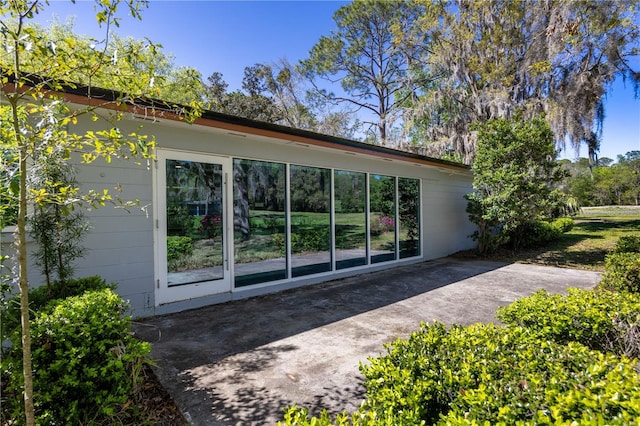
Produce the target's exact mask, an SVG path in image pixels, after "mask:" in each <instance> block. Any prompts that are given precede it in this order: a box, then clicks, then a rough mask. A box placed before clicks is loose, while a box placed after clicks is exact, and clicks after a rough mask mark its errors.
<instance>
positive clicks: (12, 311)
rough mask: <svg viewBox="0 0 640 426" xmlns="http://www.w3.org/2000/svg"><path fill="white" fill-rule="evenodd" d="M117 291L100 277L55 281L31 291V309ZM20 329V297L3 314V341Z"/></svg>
mask: <svg viewBox="0 0 640 426" xmlns="http://www.w3.org/2000/svg"><path fill="white" fill-rule="evenodd" d="M107 288H109V289H112V290H115V288H116V285H115V284H114V283H111V284H107V282H106V281H105V280H104V279H103V278H101V277H100V276H98V275H93V276H90V277H83V278H78V279H70V280H66V281H54V282H53V283H51V285H50V286H49V287H47V286H40V287H36V288H32V289H29V307H30V308H31V312H35V311H39V310H40V309H42V308H43V307H45V306H46V305H47V304H49V303H53V302H55V301H57V300H60V299H64V298H66V297H70V296H79V295H81V294H83V293H85V292H87V291H94V290H103V289H107ZM19 327H20V296H14V297H13V298H12V299H11V300H9V301H8V303H7V306H6V309H5V310H4V311H3V312H2V339H3V340H4V339H6V338H7V334H9V333H11V332H12V331H13V330H14V329H16V328H19Z"/></svg>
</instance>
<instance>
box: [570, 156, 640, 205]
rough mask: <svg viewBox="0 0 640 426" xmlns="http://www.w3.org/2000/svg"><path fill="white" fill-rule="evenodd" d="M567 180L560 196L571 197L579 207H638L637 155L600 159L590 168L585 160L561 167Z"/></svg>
mask: <svg viewBox="0 0 640 426" xmlns="http://www.w3.org/2000/svg"><path fill="white" fill-rule="evenodd" d="M564 167H565V169H566V170H567V171H568V174H569V176H568V178H567V179H566V184H565V185H564V188H563V190H564V192H566V193H567V194H570V195H571V196H573V197H575V198H576V199H577V200H578V202H579V204H580V205H581V206H585V207H588V206H606V205H631V204H633V205H640V151H629V152H627V153H626V154H625V155H618V161H617V162H616V163H613V160H612V159H610V158H600V159H598V162H597V163H596V165H595V166H594V167H591V164H590V161H589V159H587V158H580V159H579V160H577V161H576V162H573V163H572V162H568V163H565V164H564Z"/></svg>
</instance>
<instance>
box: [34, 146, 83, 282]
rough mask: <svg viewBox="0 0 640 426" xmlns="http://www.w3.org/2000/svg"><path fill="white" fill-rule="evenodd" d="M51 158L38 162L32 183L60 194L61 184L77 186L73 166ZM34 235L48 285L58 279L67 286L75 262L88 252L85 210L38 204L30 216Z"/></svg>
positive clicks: (38, 257) (38, 262)
mask: <svg viewBox="0 0 640 426" xmlns="http://www.w3.org/2000/svg"><path fill="white" fill-rule="evenodd" d="M60 160H61V159H60V158H56V157H49V156H46V158H43V159H41V160H40V161H37V160H36V161H34V162H33V164H36V165H38V166H39V171H38V173H35V174H32V176H31V177H32V179H34V181H33V182H31V185H32V186H34V187H35V186H38V187H42V188H46V190H47V192H48V193H50V194H57V192H58V187H63V188H64V187H69V186H72V187H76V186H77V185H78V184H77V181H76V179H75V176H74V170H73V168H72V167H71V165H69V164H67V163H65V162H64V161H60ZM29 225H30V234H31V236H32V237H33V238H34V239H35V241H36V244H37V246H36V249H35V250H34V252H33V255H34V257H35V259H36V265H38V266H40V270H41V272H42V275H43V276H44V278H45V282H46V285H47V287H50V286H51V282H52V281H53V280H54V279H55V280H57V281H58V282H59V283H60V284H62V285H65V284H66V283H67V282H68V281H69V279H71V278H72V277H73V271H74V263H75V261H76V260H77V259H79V258H81V257H82V256H83V255H84V253H85V248H84V246H83V245H82V240H83V239H84V237H85V235H86V234H87V232H88V230H89V224H88V223H87V221H86V219H85V217H84V214H83V211H82V210H80V209H73V206H68V205H66V204H61V203H59V202H51V203H39V204H38V203H37V204H35V205H34V207H33V213H32V215H31V217H30V218H29Z"/></svg>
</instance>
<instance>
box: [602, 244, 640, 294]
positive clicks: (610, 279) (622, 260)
mask: <svg viewBox="0 0 640 426" xmlns="http://www.w3.org/2000/svg"><path fill="white" fill-rule="evenodd" d="M598 286H599V288H601V289H605V290H612V291H628V292H632V293H640V253H613V254H609V255H607V257H606V258H605V262H604V274H603V275H602V280H601V281H600V284H599V285H598Z"/></svg>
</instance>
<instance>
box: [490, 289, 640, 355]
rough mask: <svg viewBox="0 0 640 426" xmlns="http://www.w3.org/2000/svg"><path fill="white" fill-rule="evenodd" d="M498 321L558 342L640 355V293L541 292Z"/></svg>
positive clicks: (507, 310) (501, 311)
mask: <svg viewBox="0 0 640 426" xmlns="http://www.w3.org/2000/svg"><path fill="white" fill-rule="evenodd" d="M497 318H498V319H499V320H500V321H502V322H504V323H506V324H508V325H511V326H521V327H526V328H529V329H531V331H532V332H533V333H535V334H537V335H539V336H540V338H542V339H551V340H553V341H554V342H556V343H560V344H566V343H569V342H578V343H582V344H583V345H585V346H587V347H589V348H591V349H595V350H600V351H606V352H612V353H614V354H618V355H622V354H625V355H627V356H640V340H638V339H639V338H640V335H637V329H638V324H639V323H640V294H625V293H614V292H610V291H592V290H580V289H569V291H568V294H567V295H561V294H549V293H547V292H546V291H545V290H539V291H537V292H536V293H533V294H532V295H531V296H528V297H523V298H521V299H518V300H516V301H515V302H513V303H512V304H511V305H509V306H504V307H501V308H499V309H498V312H497ZM633 340H636V341H635V344H633Z"/></svg>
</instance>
